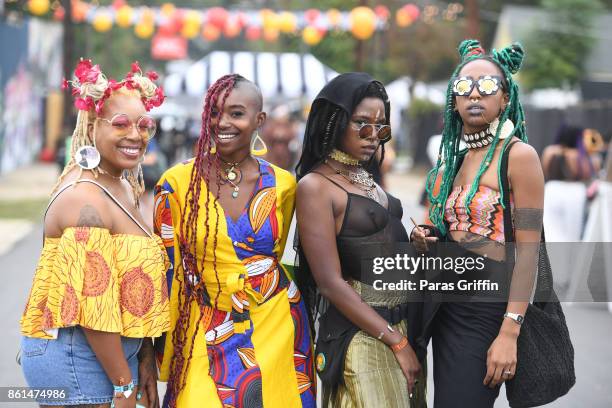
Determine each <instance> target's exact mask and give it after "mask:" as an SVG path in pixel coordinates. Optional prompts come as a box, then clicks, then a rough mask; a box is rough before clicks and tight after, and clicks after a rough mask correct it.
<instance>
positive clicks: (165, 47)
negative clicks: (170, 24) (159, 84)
mask: <svg viewBox="0 0 612 408" xmlns="http://www.w3.org/2000/svg"><path fill="white" fill-rule="evenodd" d="M151 56H152V57H153V58H154V59H158V60H173V59H183V58H187V39H186V38H183V37H180V36H176V35H173V36H168V35H163V34H156V35H155V37H153V40H152V41H151Z"/></svg>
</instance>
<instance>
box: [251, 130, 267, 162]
mask: <svg viewBox="0 0 612 408" xmlns="http://www.w3.org/2000/svg"><path fill="white" fill-rule="evenodd" d="M257 143H259V147H256V145H257ZM266 153H268V146H266V143H265V142H264V141H263V139H262V138H261V137H260V136H259V132H255V137H254V138H253V141H252V142H251V154H252V155H253V156H264V155H265V154H266Z"/></svg>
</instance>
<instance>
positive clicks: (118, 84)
mask: <svg viewBox="0 0 612 408" xmlns="http://www.w3.org/2000/svg"><path fill="white" fill-rule="evenodd" d="M122 86H123V83H121V82H117V81H115V80H114V79H109V80H108V89H111V90H113V91H116V90H117V89H119V88H121V87H122Z"/></svg>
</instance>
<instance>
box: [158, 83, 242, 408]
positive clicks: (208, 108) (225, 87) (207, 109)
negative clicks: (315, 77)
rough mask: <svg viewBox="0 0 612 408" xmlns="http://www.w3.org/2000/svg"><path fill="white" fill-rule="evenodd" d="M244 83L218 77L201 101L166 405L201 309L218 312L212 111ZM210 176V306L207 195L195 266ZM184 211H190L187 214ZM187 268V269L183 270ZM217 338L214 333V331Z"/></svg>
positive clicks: (180, 384)
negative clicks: (190, 281)
mask: <svg viewBox="0 0 612 408" xmlns="http://www.w3.org/2000/svg"><path fill="white" fill-rule="evenodd" d="M242 81H247V80H246V79H245V78H243V77H242V76H240V75H237V74H230V75H225V76H223V77H221V78H219V79H218V80H217V81H216V82H215V83H214V84H213V85H212V86H211V87H210V88H209V89H208V91H207V92H206V97H205V100H204V109H203V111H202V129H201V132H200V137H199V139H198V143H197V153H196V156H195V161H194V164H193V169H192V171H191V178H190V182H189V188H188V190H187V193H186V194H185V207H186V208H185V209H184V210H183V211H182V214H181V222H180V230H179V233H178V239H179V247H180V251H181V257H182V259H183V260H184V262H183V265H176V270H179V268H182V269H183V277H184V279H183V280H179V281H178V283H179V285H178V286H179V287H178V291H179V293H178V311H179V316H178V319H177V322H176V325H175V327H174V331H173V336H172V345H173V348H174V356H173V359H172V361H171V363H170V376H169V380H168V396H167V398H168V400H167V402H168V405H169V406H170V407H175V406H176V402H177V399H178V395H179V394H180V392H181V391H182V390H183V389H184V388H185V385H186V382H187V372H188V370H189V365H190V361H191V357H192V354H193V347H194V344H195V339H196V336H197V334H198V331H199V327H200V321H201V319H202V310H203V308H204V307H207V306H212V307H214V309H217V303H218V300H219V295H220V293H221V283H220V281H219V275H218V271H217V238H218V237H217V236H218V232H219V208H218V199H219V191H220V185H221V183H220V181H221V179H220V173H219V158H218V156H217V155H216V154H211V153H210V152H211V148H212V147H213V142H214V140H213V133H214V134H216V133H218V130H217V127H216V126H215V129H212V127H213V126H212V123H211V120H212V112H213V110H214V109H216V108H217V104H218V103H219V101H220V102H221V103H220V108H219V112H223V108H224V106H225V100H226V99H227V97H228V95H229V94H230V91H231V90H232V89H233V88H234V87H236V85H237V83H239V82H242ZM211 177H214V181H215V183H216V186H217V190H216V191H217V193H216V200H215V202H214V210H215V215H216V222H215V225H214V235H213V236H212V239H213V252H212V253H213V260H212V261H213V262H212V263H213V270H214V272H215V278H216V284H217V294H216V295H215V298H214V301H213V303H212V305H211V302H210V296H209V295H208V291H207V290H206V286H205V284H204V262H205V260H206V247H207V245H208V240H209V238H210V225H209V211H210V208H209V204H210V194H206V203H205V205H204V208H205V210H206V214H205V216H204V220H205V223H204V224H205V233H204V243H203V245H202V251H203V253H202V261H201V262H200V264H199V265H198V262H197V244H198V243H197V239H198V225H199V222H198V220H199V219H200V217H199V214H200V194H201V193H202V181H204V183H206V186H209V185H210V182H211ZM186 209H189V210H190V211H189V212H187V211H186ZM186 266H187V269H188V270H185V269H186ZM188 273H191V274H193V276H195V278H196V280H195V282H196V283H195V284H194V286H193V287H190V288H186V287H185V285H186V282H187V276H188ZM194 300H195V301H197V303H198V306H199V313H198V320H197V322H198V323H197V324H196V327H195V330H194V333H193V335H192V336H191V339H188V338H187V337H188V334H187V329H188V326H189V319H190V316H191V307H192V304H193V301H194ZM215 336H216V332H215ZM187 345H189V353H188V356H187V358H185V355H184V354H183V349H184V348H185V347H186V346H187Z"/></svg>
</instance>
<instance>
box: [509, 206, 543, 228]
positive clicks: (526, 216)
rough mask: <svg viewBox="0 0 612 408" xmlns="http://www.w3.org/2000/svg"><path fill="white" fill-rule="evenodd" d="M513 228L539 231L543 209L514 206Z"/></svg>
mask: <svg viewBox="0 0 612 408" xmlns="http://www.w3.org/2000/svg"><path fill="white" fill-rule="evenodd" d="M513 218H514V228H515V229H517V230H527V231H541V230H542V220H543V218H544V210H543V209H541V208H515V209H514V213H513Z"/></svg>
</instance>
